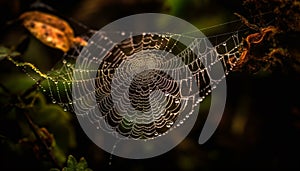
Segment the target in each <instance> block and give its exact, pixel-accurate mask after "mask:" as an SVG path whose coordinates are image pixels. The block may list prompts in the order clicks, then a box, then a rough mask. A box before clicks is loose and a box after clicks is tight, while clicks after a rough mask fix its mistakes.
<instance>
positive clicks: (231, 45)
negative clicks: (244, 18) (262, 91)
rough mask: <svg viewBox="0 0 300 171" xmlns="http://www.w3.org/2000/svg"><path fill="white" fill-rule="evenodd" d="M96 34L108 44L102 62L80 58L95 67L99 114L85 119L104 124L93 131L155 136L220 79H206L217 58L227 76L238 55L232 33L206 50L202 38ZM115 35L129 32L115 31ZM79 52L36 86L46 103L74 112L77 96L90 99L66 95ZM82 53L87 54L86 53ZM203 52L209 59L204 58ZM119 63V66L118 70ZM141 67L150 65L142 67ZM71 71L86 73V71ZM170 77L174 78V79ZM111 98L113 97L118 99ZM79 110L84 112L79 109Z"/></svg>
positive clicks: (237, 39)
mask: <svg viewBox="0 0 300 171" xmlns="http://www.w3.org/2000/svg"><path fill="white" fill-rule="evenodd" d="M98 34H99V35H98V37H99V38H102V39H103V41H105V42H107V43H109V42H110V43H111V44H112V48H111V50H110V51H109V53H108V54H107V55H106V56H105V58H104V59H103V61H102V62H101V61H98V60H97V59H96V58H95V59H94V60H89V61H86V65H92V64H98V65H99V68H98V70H97V76H96V77H95V78H94V80H92V81H94V82H95V86H96V87H95V89H94V92H95V94H96V100H97V105H98V109H99V110H100V113H101V115H100V116H99V115H96V114H95V115H94V116H89V119H90V120H91V122H97V121H98V120H99V118H105V121H106V123H107V125H106V127H103V125H101V124H99V127H97V129H100V128H101V129H104V130H106V131H108V132H111V133H116V132H117V133H118V134H120V135H122V136H125V137H127V138H135V139H149V138H155V137H157V136H161V135H164V134H165V133H167V132H168V131H170V130H172V129H174V128H176V127H178V126H180V125H181V124H183V123H184V121H185V119H187V118H188V117H189V115H190V114H191V112H188V114H187V115H186V116H185V117H184V119H182V120H180V122H178V124H177V125H175V124H174V123H175V121H176V120H177V119H178V118H179V115H180V114H181V113H183V111H185V110H193V109H192V108H193V106H190V105H189V104H188V102H189V100H191V99H192V101H193V103H196V104H198V103H200V102H201V101H202V100H203V99H204V98H205V97H206V96H208V95H209V93H210V92H211V91H212V90H213V89H214V88H215V87H216V86H217V84H218V82H220V81H221V80H222V79H224V78H225V77H226V75H223V76H222V77H220V78H211V76H210V74H209V71H210V70H213V67H214V65H215V64H216V63H217V62H219V61H221V62H222V65H223V67H224V70H225V74H228V72H229V71H230V70H232V68H233V67H234V66H235V63H236V62H237V61H238V59H239V47H240V46H241V42H240V37H239V34H238V32H236V33H234V34H231V35H230V36H229V37H228V38H227V39H226V40H225V41H222V42H220V43H219V44H217V45H216V46H214V47H212V48H207V47H208V46H207V45H206V44H205V43H206V42H205V41H204V40H203V39H199V38H194V37H190V36H188V35H183V34H182V35H178V34H172V33H165V34H161V33H160V34H158V33H147V34H143V33H141V34H140V35H138V36H132V37H129V38H127V39H125V40H124V41H122V42H112V41H111V40H109V39H108V38H107V37H106V36H105V33H98ZM101 34H103V35H101ZM116 34H129V35H130V34H132V33H125V32H122V31H120V32H119V33H116ZM181 39H191V40H192V43H191V44H190V45H189V46H186V45H184V44H182V43H180V42H181ZM97 49H98V50H99V52H101V51H102V50H103V49H102V47H97ZM153 50H157V51H156V53H155V54H154V55H156V57H154V56H153V53H151V51H152V52H153ZM192 50H196V51H198V52H199V54H202V55H203V56H199V55H196V54H194V53H193V51H192ZM79 52H80V49H75V50H74V51H73V53H72V54H67V55H65V57H64V58H63V60H62V61H61V62H59V64H58V65H57V66H56V67H55V68H53V69H52V70H51V71H50V72H49V73H48V74H47V78H46V79H45V80H43V81H42V82H41V84H40V87H41V89H42V91H43V92H44V93H45V94H48V95H49V96H50V98H51V100H52V103H56V104H59V105H60V106H62V107H63V108H64V110H65V111H74V106H73V103H85V102H84V101H82V99H85V100H88V99H90V98H91V97H89V96H90V93H89V92H85V90H82V92H81V94H82V97H83V98H80V99H74V98H73V97H72V86H73V84H75V85H76V84H77V83H76V82H74V79H73V73H74V65H75V61H76V58H77V56H78V54H79ZM86 53H87V55H88V52H86ZM137 54H138V55H137ZM170 54H172V55H171V56H170ZM103 55H105V54H103ZM151 55H152V56H151ZM206 55H209V56H210V58H209V59H207V57H206V58H204V56H206ZM178 60H180V61H181V65H179V64H178V63H180V62H178ZM127 61H131V62H127ZM121 65H122V67H121V68H122V69H120V66H121ZM145 66H148V67H149V68H152V69H148V70H147V69H146V70H145ZM150 66H151V67H150ZM185 66H187V67H188V69H189V70H190V72H191V73H192V75H184V76H183V75H180V73H179V72H178V70H182V69H184V67H185ZM205 66H206V67H205ZM118 68H119V70H118V72H116V70H117V69H118ZM161 68H164V69H165V70H166V69H169V70H170V73H171V74H170V73H166V72H162V71H161ZM174 68H176V69H174ZM141 71H142V72H141ZM76 72H79V73H83V74H84V73H85V74H88V73H89V72H90V71H88V70H78V71H76ZM177 72H178V73H177ZM132 73H135V74H133V75H134V77H133V78H132V80H131V81H128V80H127V79H128V78H129V77H130V76H129V75H132ZM171 75H172V76H173V77H174V76H176V77H177V78H176V80H174V78H172V76H171ZM31 77H32V76H31ZM115 77H116V78H118V77H120V78H118V79H115V80H114V84H117V83H116V82H118V81H120V82H122V83H128V84H129V85H128V87H129V89H128V90H125V89H124V87H123V89H122V87H113V86H112V83H113V78H115ZM32 78H33V77H32ZM192 78H195V79H196V84H193V83H192V82H191V79H192ZM89 81H91V80H80V81H79V85H84V84H85V82H89ZM124 91H128V92H129V93H128V94H129V98H128V99H129V103H127V101H126V99H124V95H123V93H122V92H124ZM186 91H188V92H186ZM115 99H119V102H116V100H115ZM129 109H130V110H129ZM131 109H134V110H131ZM82 110H83V111H82V114H83V115H84V113H85V109H82ZM133 111H134V112H133ZM77 114H78V113H77ZM118 134H116V135H117V136H118Z"/></svg>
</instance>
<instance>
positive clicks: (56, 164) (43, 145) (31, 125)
mask: <svg viewBox="0 0 300 171" xmlns="http://www.w3.org/2000/svg"><path fill="white" fill-rule="evenodd" d="M24 115H25V117H26V120H27V122H28V124H29V127H30V129H31V130H32V132H33V133H34V135H35V137H36V138H37V140H38V141H39V142H40V143H41V145H42V147H43V148H44V149H45V150H46V151H47V155H48V157H49V158H50V160H51V162H52V163H53V164H54V166H55V167H57V168H61V166H60V165H59V164H58V162H57V160H56V159H55V157H54V155H53V153H52V150H51V147H49V146H48V144H47V142H46V141H45V140H44V139H42V138H41V136H40V134H39V132H38V126H37V125H36V124H35V123H34V122H33V121H32V119H31V117H30V115H29V114H28V113H27V112H24Z"/></svg>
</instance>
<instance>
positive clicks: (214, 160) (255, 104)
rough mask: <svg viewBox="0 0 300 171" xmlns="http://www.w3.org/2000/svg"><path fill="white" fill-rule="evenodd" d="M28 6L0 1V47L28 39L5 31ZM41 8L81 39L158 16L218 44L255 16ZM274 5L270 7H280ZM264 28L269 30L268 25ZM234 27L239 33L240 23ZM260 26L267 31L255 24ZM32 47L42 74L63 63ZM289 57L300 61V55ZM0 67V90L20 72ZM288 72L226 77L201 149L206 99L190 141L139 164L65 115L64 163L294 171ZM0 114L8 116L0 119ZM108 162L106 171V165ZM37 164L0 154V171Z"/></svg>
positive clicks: (165, 5)
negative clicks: (71, 139) (214, 124)
mask: <svg viewBox="0 0 300 171" xmlns="http://www.w3.org/2000/svg"><path fill="white" fill-rule="evenodd" d="M34 2H35V1H30V0H28V1H22V0H0V16H1V17H0V25H1V26H3V27H2V28H1V32H0V44H1V45H5V46H7V47H13V46H14V45H16V42H18V40H19V39H20V37H22V36H23V35H24V33H26V31H25V30H24V29H23V30H22V28H19V27H18V26H11V24H9V23H11V22H13V21H14V20H16V19H17V18H18V16H19V15H20V14H21V13H22V12H24V11H29V10H31V9H34V8H33V7H32V6H31V5H32V4H33V3H34ZM41 2H42V3H45V4H47V6H45V7H42V6H40V7H39V9H42V10H45V11H48V10H49V7H51V8H53V9H54V12H53V13H54V14H56V15H58V16H60V17H62V18H65V19H66V20H67V21H70V22H69V23H70V24H71V25H72V26H73V27H74V28H75V33H76V34H78V35H80V34H85V33H84V32H85V31H86V30H85V29H82V27H80V26H79V27H78V25H79V24H80V23H82V24H84V25H85V26H86V27H87V28H88V29H92V30H99V29H100V28H101V27H103V26H105V25H106V24H108V23H110V22H112V21H114V20H116V19H119V18H122V17H125V16H128V15H131V14H137V13H146V12H158V13H166V14H171V15H175V16H178V17H180V18H183V19H185V20H186V21H188V22H190V23H192V24H194V25H195V26H197V27H198V28H199V29H201V28H207V27H210V26H214V25H219V24H221V25H220V26H219V27H214V28H210V29H204V30H203V32H204V34H206V35H207V36H216V35H218V34H221V33H227V32H231V31H234V30H235V29H237V28H238V26H237V25H230V24H225V23H227V22H229V21H233V20H238V19H239V18H237V17H236V16H235V15H234V14H233V13H234V12H237V13H239V14H242V15H244V16H245V17H250V18H251V16H259V15H260V14H259V13H256V12H255V9H254V8H253V6H247V5H243V2H242V1H238V0H233V1H222V0H187V1H184V0H161V1H160V0H111V1H106V0H89V1H85V0H47V1H46V0H45V1H41ZM259 2H260V1H257V2H255V3H259ZM272 2H273V1H272ZM274 2H276V3H275V5H276V4H278V2H280V1H274ZM270 3H271V2H270ZM47 8H48V9H47ZM268 8H269V9H268ZM264 10H265V11H266V12H268V11H269V12H270V11H271V12H272V11H273V10H274V8H272V6H271V5H270V6H265V7H264ZM273 17H274V16H273ZM298 21H299V20H298ZM253 22H255V21H253ZM266 23H269V24H274V22H273V23H272V19H270V20H269V21H268V22H265V24H266ZM238 24H239V25H242V23H241V22H240V23H238ZM12 25H15V24H12ZM261 26H265V25H263V24H261ZM77 27H78V28H77ZM76 28H77V29H76ZM10 29H14V30H15V31H14V32H17V33H18V34H14V36H12V35H10ZM298 29H299V28H298ZM297 31H299V30H297V29H296V31H295V32H297ZM18 36H20V37H18ZM298 38H299V37H298ZM35 44H38V45H36V46H37V47H35V48H40V49H39V50H38V51H36V50H34V45H31V46H30V45H29V48H31V50H25V51H24V56H25V57H24V59H25V60H29V61H31V62H33V63H34V64H36V65H37V66H38V67H39V68H41V70H42V71H47V70H49V69H50V68H51V67H53V65H54V64H55V62H57V61H58V60H60V58H61V57H62V56H63V53H62V52H60V51H58V50H55V49H51V48H49V47H46V46H44V45H42V44H41V43H38V41H36V43H35ZM32 49H33V50H32ZM28 51H29V52H28ZM33 51H34V52H33ZM294 54H297V55H299V53H298V52H296V53H294ZM41 57H43V58H41ZM0 65H1V69H0V71H1V74H0V76H1V77H0V80H1V82H5V81H6V80H7V77H8V76H7V75H9V76H10V77H13V76H14V74H15V73H16V72H20V71H18V70H17V69H15V66H14V65H12V64H10V63H9V62H7V61H5V60H2V61H0ZM288 67H290V66H280V67H277V68H276V69H275V70H272V71H269V70H262V71H261V72H259V73H255V74H254V73H251V72H247V71H244V70H241V71H236V72H232V73H230V74H229V75H228V77H227V90H228V91H227V103H226V108H225V112H224V114H223V118H222V121H221V123H220V125H219V127H218V129H217V131H216V132H215V134H214V135H213V136H212V137H211V138H210V139H209V141H208V142H206V143H205V144H204V145H199V144H198V142H197V141H198V137H199V134H200V131H201V128H202V126H203V123H204V121H205V116H206V113H207V111H208V110H209V104H208V103H209V98H208V99H207V100H206V101H204V102H203V105H201V110H200V113H199V117H198V120H197V123H196V124H195V126H194V128H193V130H192V131H191V132H190V134H189V135H188V137H187V138H186V139H185V140H184V141H183V142H182V143H180V144H179V145H178V146H177V147H175V148H174V149H172V150H171V151H169V152H167V153H165V154H163V155H161V156H158V157H155V158H151V159H145V160H130V159H124V158H119V157H117V156H113V157H112V159H110V154H109V153H107V152H105V151H103V150H101V149H100V148H98V147H97V146H96V145H94V144H93V143H92V142H91V141H90V140H89V139H88V138H87V137H86V135H85V133H84V132H83V131H82V130H81V128H80V126H79V124H78V123H77V120H76V117H75V115H74V114H72V115H71V116H72V120H71V123H72V125H73V127H74V129H75V134H76V142H77V143H76V144H77V145H76V146H74V147H72V148H70V149H69V150H68V151H67V152H66V155H68V154H72V155H74V156H75V157H76V158H78V159H79V158H80V157H85V159H86V160H87V162H88V164H89V167H90V168H92V169H93V170H118V169H122V170H162V169H166V170H215V169H218V168H241V169H242V168H254V169H259V168H266V169H269V170H283V169H285V168H300V158H299V157H297V156H298V155H299V153H300V146H299V144H300V138H299V136H300V100H299V97H300V90H299V87H300V80H299V72H297V71H295V70H290V69H289V68H288ZM16 70H17V71H16ZM0 98H2V100H1V101H5V100H4V99H5V97H4V96H1V97H0ZM0 114H1V115H6V114H7V113H6V112H5V111H1V113H0ZM16 122H17V121H16ZM1 123H2V122H1ZM10 126H14V123H13V122H12V125H10ZM3 127H4V126H3V125H2V126H1V130H0V134H1V136H2V135H3V136H5V137H10V136H12V134H14V132H10V131H11V130H12V129H8V128H6V127H5V128H3ZM54 136H55V135H54ZM15 137H17V136H15ZM20 138H21V137H20ZM15 139H17V138H15ZM1 142H2V148H1V149H5V148H6V147H5V146H4V145H3V141H2V140H1ZM16 142H17V141H16ZM26 154H27V153H26ZM109 162H111V163H112V164H111V165H109ZM42 163H43V162H42V161H41V160H39V159H37V158H36V157H35V156H34V155H29V156H28V155H27V156H26V155H20V154H14V153H13V152H11V153H10V152H0V169H1V167H8V168H15V167H17V168H18V167H20V166H22V167H24V168H32V169H33V168H35V167H39V168H43V167H41V166H40V165H42ZM43 169H45V168H43Z"/></svg>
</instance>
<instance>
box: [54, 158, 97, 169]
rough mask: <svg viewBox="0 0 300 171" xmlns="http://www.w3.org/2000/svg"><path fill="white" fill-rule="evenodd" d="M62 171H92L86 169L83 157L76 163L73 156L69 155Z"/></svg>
mask: <svg viewBox="0 0 300 171" xmlns="http://www.w3.org/2000/svg"><path fill="white" fill-rule="evenodd" d="M50 171H59V169H57V168H52V169H50ZM62 171H92V169H90V168H88V164H87V162H86V160H85V159H84V158H83V157H81V158H80V160H79V162H77V160H76V158H75V157H74V156H72V155H69V157H68V160H67V166H66V167H64V168H63V169H62Z"/></svg>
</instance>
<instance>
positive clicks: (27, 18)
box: [20, 11, 87, 52]
mask: <svg viewBox="0 0 300 171" xmlns="http://www.w3.org/2000/svg"><path fill="white" fill-rule="evenodd" d="M20 19H21V20H22V22H23V25H24V27H25V28H26V29H27V30H29V31H30V32H31V33H32V34H33V35H34V36H35V37H36V38H37V39H39V40H40V41H41V42H43V43H44V44H46V45H48V46H50V47H53V48H56V49H60V50H62V51H63V52H67V51H69V49H70V48H71V47H73V46H74V45H80V46H86V45H87V42H86V41H85V40H84V39H82V38H81V37H74V32H73V29H72V28H71V27H70V25H69V24H68V23H67V22H66V21H64V20H63V19H61V18H58V17H56V16H54V15H51V14H47V13H43V12H39V11H30V12H25V13H23V14H22V15H21V16H20Z"/></svg>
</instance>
